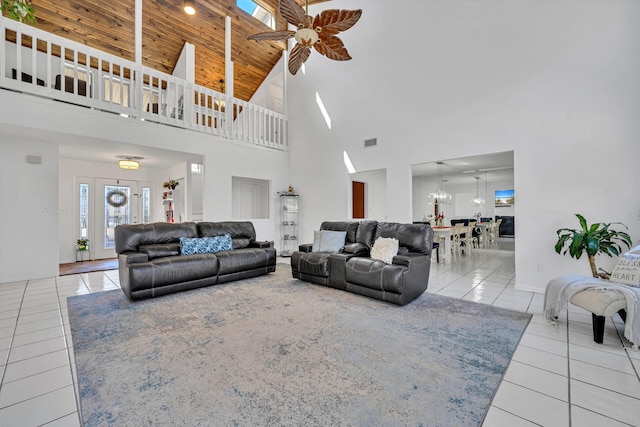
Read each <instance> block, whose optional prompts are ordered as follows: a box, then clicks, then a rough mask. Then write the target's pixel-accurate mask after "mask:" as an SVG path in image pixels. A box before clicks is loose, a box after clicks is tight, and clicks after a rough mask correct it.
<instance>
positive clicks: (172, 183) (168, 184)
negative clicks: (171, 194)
mask: <svg viewBox="0 0 640 427" xmlns="http://www.w3.org/2000/svg"><path fill="white" fill-rule="evenodd" d="M178 185H180V183H179V182H178V181H176V180H174V179H170V180H169V181H165V182H163V183H162V188H168V189H170V190H175V189H176V187H177V186H178Z"/></svg>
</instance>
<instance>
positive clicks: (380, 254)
mask: <svg viewBox="0 0 640 427" xmlns="http://www.w3.org/2000/svg"><path fill="white" fill-rule="evenodd" d="M399 245H400V243H399V242H398V239H395V238H393V237H378V238H377V239H376V241H375V242H374V243H373V248H371V258H373V259H378V260H380V261H382V262H385V263H387V264H391V262H392V261H393V257H394V256H396V255H397V254H398V247H399Z"/></svg>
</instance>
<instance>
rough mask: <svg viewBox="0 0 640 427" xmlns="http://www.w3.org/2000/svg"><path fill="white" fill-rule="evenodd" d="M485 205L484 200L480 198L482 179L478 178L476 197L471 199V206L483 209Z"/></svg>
mask: <svg viewBox="0 0 640 427" xmlns="http://www.w3.org/2000/svg"><path fill="white" fill-rule="evenodd" d="M484 204H485V201H484V199H483V198H481V197H480V177H479V176H476V195H475V197H474V198H473V199H471V206H475V207H477V208H481V207H483V206H484Z"/></svg>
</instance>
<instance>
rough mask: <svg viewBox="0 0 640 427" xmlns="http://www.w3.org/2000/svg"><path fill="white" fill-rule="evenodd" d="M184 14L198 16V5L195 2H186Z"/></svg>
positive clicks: (187, 0) (191, 0)
mask: <svg viewBox="0 0 640 427" xmlns="http://www.w3.org/2000/svg"><path fill="white" fill-rule="evenodd" d="M183 10H184V13H186V14H187V15H195V14H196V3H195V1H193V0H184V8H183Z"/></svg>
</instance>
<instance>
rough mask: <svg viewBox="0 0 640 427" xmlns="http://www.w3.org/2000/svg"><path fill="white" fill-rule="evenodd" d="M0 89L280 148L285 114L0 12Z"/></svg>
mask: <svg viewBox="0 0 640 427" xmlns="http://www.w3.org/2000/svg"><path fill="white" fill-rule="evenodd" d="M0 34H1V35H2V42H1V43H0V88H5V89H11V90H17V91H20V92H23V93H28V94H32V95H38V96H44V97H48V98H51V99H56V100H61V101H66V102H70V103H73V104H77V105H80V106H85V107H90V108H94V109H97V110H102V111H106V112H111V113H116V114H121V115H127V116H129V117H132V118H138V119H145V120H149V121H153V122H157V123H163V124H167V125H171V126H177V127H182V128H185V129H193V130H196V131H198V132H203V133H207V134H211V135H217V136H221V137H225V138H231V139H234V140H238V141H243V142H248V143H252V144H256V145H260V146H265V147H270V148H274V149H279V150H286V149H287V148H288V141H287V118H286V117H285V116H284V115H283V114H280V113H277V112H274V111H271V110H268V109H266V108H263V107H260V106H257V105H254V104H250V103H248V102H245V101H241V100H239V99H236V98H231V97H227V96H226V95H225V94H223V93H220V92H217V91H215V90H212V89H209V88H206V87H203V86H199V85H196V84H193V83H188V82H187V81H185V80H183V79H180V78H177V77H174V76H172V75H169V74H166V73H162V72H160V71H156V70H153V69H151V68H149V67H145V66H142V65H138V64H135V63H133V62H131V61H127V60H125V59H122V58H118V57H116V56H114V55H111V54H108V53H105V52H102V51H100V50H97V49H93V48H90V47H87V46H84V45H82V44H79V43H75V42H73V41H70V40H66V39H64V38H62V37H59V36H56V35H54V34H51V33H47V32H45V31H42V30H39V29H37V28H34V27H31V26H28V25H24V24H21V23H19V22H17V21H12V20H9V19H7V18H2V17H0Z"/></svg>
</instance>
